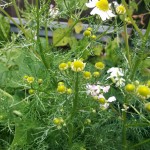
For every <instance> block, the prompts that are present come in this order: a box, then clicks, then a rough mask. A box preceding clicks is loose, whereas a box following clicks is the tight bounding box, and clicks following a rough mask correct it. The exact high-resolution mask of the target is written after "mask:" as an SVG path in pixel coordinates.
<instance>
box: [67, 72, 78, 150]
mask: <svg viewBox="0 0 150 150" xmlns="http://www.w3.org/2000/svg"><path fill="white" fill-rule="evenodd" d="M78 94H79V74H78V72H77V73H76V79H75V96H74V99H73V106H72V112H71V117H70V120H71V121H70V122H71V123H70V125H69V148H71V147H72V140H73V136H74V119H75V117H76V116H75V115H76V113H77V107H78Z"/></svg>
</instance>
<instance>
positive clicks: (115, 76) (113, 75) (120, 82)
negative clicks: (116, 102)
mask: <svg viewBox="0 0 150 150" xmlns="http://www.w3.org/2000/svg"><path fill="white" fill-rule="evenodd" d="M107 73H109V74H110V76H109V77H107V79H111V80H112V81H113V83H115V84H116V87H119V86H125V79H124V78H122V77H123V76H124V73H123V70H122V68H118V67H112V68H110V69H108V71H107Z"/></svg>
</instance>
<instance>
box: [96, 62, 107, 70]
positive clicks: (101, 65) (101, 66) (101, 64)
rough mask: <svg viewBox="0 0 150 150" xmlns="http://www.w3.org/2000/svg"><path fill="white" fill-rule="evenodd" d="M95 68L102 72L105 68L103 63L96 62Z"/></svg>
mask: <svg viewBox="0 0 150 150" xmlns="http://www.w3.org/2000/svg"><path fill="white" fill-rule="evenodd" d="M95 68H97V69H100V70H102V69H104V68H105V64H104V63H103V62H97V63H96V64H95Z"/></svg>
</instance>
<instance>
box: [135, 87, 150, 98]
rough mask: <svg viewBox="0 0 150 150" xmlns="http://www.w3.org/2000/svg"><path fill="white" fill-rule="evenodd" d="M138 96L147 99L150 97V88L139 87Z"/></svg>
mask: <svg viewBox="0 0 150 150" xmlns="http://www.w3.org/2000/svg"><path fill="white" fill-rule="evenodd" d="M136 92H137V95H138V96H140V97H142V98H144V99H146V98H149V97H150V88H149V87H148V86H146V85H139V86H138V87H137V91H136Z"/></svg>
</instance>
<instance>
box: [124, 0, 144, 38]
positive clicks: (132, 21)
mask: <svg viewBox="0 0 150 150" xmlns="http://www.w3.org/2000/svg"><path fill="white" fill-rule="evenodd" d="M122 4H123V5H124V7H125V9H126V13H127V15H128V17H129V18H130V21H131V23H132V25H133V26H134V28H135V30H136V31H137V32H138V33H139V35H140V36H141V37H143V34H142V32H141V30H140V29H139V28H138V26H137V24H136V23H135V21H134V20H133V18H132V15H131V13H130V11H129V9H128V5H127V3H126V2H125V0H122Z"/></svg>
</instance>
